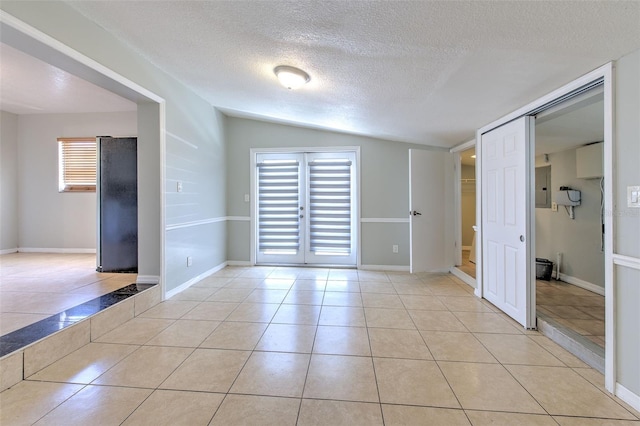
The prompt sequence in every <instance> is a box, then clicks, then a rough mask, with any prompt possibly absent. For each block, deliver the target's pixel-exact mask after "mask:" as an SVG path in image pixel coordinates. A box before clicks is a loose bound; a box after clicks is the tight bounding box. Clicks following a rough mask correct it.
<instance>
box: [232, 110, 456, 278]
mask: <svg viewBox="0 0 640 426" xmlns="http://www.w3.org/2000/svg"><path fill="white" fill-rule="evenodd" d="M226 130H227V163H228V164H229V167H228V169H227V182H228V185H227V200H228V201H227V202H228V210H227V215H228V216H244V217H249V216H250V211H249V208H250V205H249V203H246V202H244V194H249V193H250V182H249V174H250V171H249V161H250V157H249V152H250V149H251V148H282V147H324V146H359V147H361V151H360V176H361V192H360V194H361V214H360V216H361V218H362V219H366V218H386V219H405V220H407V219H408V209H409V171H408V165H409V148H414V149H428V147H426V146H423V145H411V144H405V143H400V142H390V141H385V140H381V139H374V138H367V137H362V136H353V135H347V134H342V133H337V132H330V131H322V130H314V129H308V128H302V127H294V126H286V125H281V124H273V123H266V122H262V121H256V120H249V119H242V118H235V117H226ZM443 179H444V177H443ZM438 184H442V185H444V180H443V182H439V183H438ZM435 202H438V203H439V205H440V206H442V202H439V201H435ZM442 208H444V207H442ZM444 228H445V226H444V224H443V229H444ZM361 232H362V235H361V241H362V250H361V261H362V264H363V265H376V266H379V265H391V266H404V267H408V265H409V223H408V221H407V222H405V223H380V222H378V223H367V222H363V223H362V225H361ZM228 233H229V237H228V247H227V252H228V256H229V260H234V261H249V260H250V256H251V253H250V243H251V242H250V223H249V222H246V221H244V222H242V221H231V222H229V224H228ZM394 244H397V245H398V246H399V252H398V253H393V252H392V246H393V245H394Z"/></svg>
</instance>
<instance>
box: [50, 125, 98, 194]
mask: <svg viewBox="0 0 640 426" xmlns="http://www.w3.org/2000/svg"><path fill="white" fill-rule="evenodd" d="M80 143H82V144H86V143H91V144H93V147H94V150H95V155H94V158H95V162H94V164H93V168H92V170H91V169H90V167H84V168H85V170H81V171H78V172H76V174H85V175H91V173H93V177H94V178H93V183H86V182H82V183H80V182H76V183H74V182H69V179H68V176H67V173H66V172H65V171H66V170H67V169H68V168H69V164H68V162H67V161H66V160H65V156H64V151H65V144H75V145H78V144H80ZM57 148H58V192H60V193H65V192H96V184H97V168H98V167H97V158H98V151H97V149H98V147H97V141H96V138H95V137H73V138H65V137H61V138H58V139H57ZM78 167H80V166H78ZM88 168H89V169H90V170H88V172H87V170H86V169H88Z"/></svg>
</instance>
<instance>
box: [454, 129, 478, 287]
mask: <svg viewBox="0 0 640 426" xmlns="http://www.w3.org/2000/svg"><path fill="white" fill-rule="evenodd" d="M475 147H476V140H475V139H471V140H470V141H467V142H465V143H462V144H460V145H456V146H454V147H453V148H451V149H450V150H449V152H451V153H452V154H453V161H454V165H455V178H454V182H455V184H454V200H453V203H454V204H453V209H454V210H453V211H454V217H455V223H454V235H455V239H456V240H455V249H456V252H455V257H454V262H455V263H454V265H453V266H452V267H451V273H452V274H454V275H455V276H457V277H458V278H460V279H461V280H462V281H464V282H466V283H467V284H469V285H470V286H472V287H474V288H475V286H476V279H475V278H473V277H470V276H469V275H467V274H465V273H464V272H462V271H461V270H460V269H458V267H457V265H461V264H462V183H461V180H462V174H461V173H462V169H461V167H462V163H461V161H460V160H461V158H460V153H461V152H462V151H466V150H468V149H470V148H475ZM476 157H477V155H476ZM476 167H477V165H476ZM477 196H478V190H477V186H476V197H477ZM476 225H477V224H476ZM477 237H478V236H477V235H476V243H477ZM476 247H477V244H476ZM476 269H477V268H476Z"/></svg>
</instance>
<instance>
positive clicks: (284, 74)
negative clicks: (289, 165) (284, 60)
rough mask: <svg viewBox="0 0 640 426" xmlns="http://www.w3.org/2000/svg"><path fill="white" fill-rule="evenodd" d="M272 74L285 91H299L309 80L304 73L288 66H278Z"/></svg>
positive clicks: (307, 75)
mask: <svg viewBox="0 0 640 426" xmlns="http://www.w3.org/2000/svg"><path fill="white" fill-rule="evenodd" d="M273 72H274V73H275V74H276V76H277V77H278V81H280V84H282V85H283V86H284V87H286V88H287V89H299V88H300V87H302V86H304V85H305V84H307V83H308V82H309V80H311V77H309V74H307V73H306V72H304V71H302V70H301V69H299V68H295V67H290V66H288V65H279V66H277V67H275V68H274V70H273Z"/></svg>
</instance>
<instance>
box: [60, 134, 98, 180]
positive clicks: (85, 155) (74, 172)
mask: <svg viewBox="0 0 640 426" xmlns="http://www.w3.org/2000/svg"><path fill="white" fill-rule="evenodd" d="M96 161H97V153H96V139H95V138H58V190H59V191H60V192H77V191H85V192H94V191H95V190H96Z"/></svg>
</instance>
